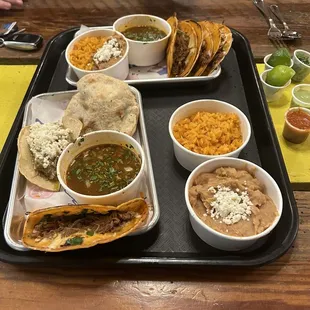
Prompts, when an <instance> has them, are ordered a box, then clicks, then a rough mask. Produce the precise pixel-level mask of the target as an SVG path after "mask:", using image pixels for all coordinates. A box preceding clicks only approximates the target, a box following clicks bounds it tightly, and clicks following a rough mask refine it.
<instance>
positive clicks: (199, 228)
mask: <svg viewBox="0 0 310 310" xmlns="http://www.w3.org/2000/svg"><path fill="white" fill-rule="evenodd" d="M222 167H231V168H236V169H239V170H246V171H248V172H250V173H251V175H252V176H253V177H254V178H255V179H257V180H258V181H259V182H260V183H261V184H262V185H263V187H264V192H263V194H265V195H266V196H268V197H269V198H270V199H271V200H272V202H273V204H274V206H275V208H276V211H275V214H276V213H277V215H276V216H275V218H274V220H273V222H271V225H270V226H269V227H268V228H266V229H265V230H264V231H262V232H260V233H258V234H255V235H251V236H246V237H237V236H231V235H228V234H224V233H222V232H220V231H218V230H215V229H213V228H211V227H210V226H209V225H207V224H206V223H205V222H204V221H203V220H202V219H201V218H200V217H199V216H198V215H197V213H196V212H195V211H194V208H193V206H192V205H191V202H190V193H189V191H190V189H191V188H192V187H194V186H195V185H196V183H195V180H197V177H198V176H201V175H202V173H206V172H207V173H212V172H214V171H215V170H216V169H218V168H222ZM209 189H210V188H209ZM209 189H208V190H209ZM237 192H238V191H237ZM214 197H215V196H213V198H212V199H211V201H212V202H214V201H215V200H216V199H215V198H214ZM204 199H209V198H206V197H204ZM185 201H186V205H187V208H188V211H189V217H190V222H191V225H192V227H193V229H194V231H195V233H196V234H197V235H198V236H199V237H200V239H202V240H203V241H204V242H206V243H207V244H209V245H211V246H212V247H214V248H217V249H220V250H225V251H239V250H243V249H245V248H248V247H250V246H251V245H253V244H254V243H255V242H256V241H258V240H260V239H262V238H265V237H266V236H267V235H268V234H270V232H271V231H272V230H273V229H274V228H275V226H276V225H277V224H278V222H279V220H280V218H281V214H282V208H283V199H282V194H281V191H280V189H279V186H278V185H277V183H276V182H275V180H274V179H273V178H272V177H271V176H270V175H269V174H268V173H267V172H266V171H265V170H264V169H262V168H261V167H259V166H257V165H256V164H254V163H252V162H249V161H246V160H243V159H239V158H231V157H222V158H216V159H211V160H209V161H207V162H204V163H202V164H201V165H199V166H198V167H197V168H196V169H195V170H193V171H192V173H191V174H190V176H189V177H188V179H187V182H186V185H185ZM208 201H209V200H208ZM242 202H243V201H242V200H241V203H242ZM225 203H226V205H227V208H228V209H229V208H230V204H229V203H228V201H227V202H225ZM250 204H251V202H250ZM254 206H255V207H256V205H254ZM232 210H233V209H232ZM232 210H227V212H228V214H229V215H230V213H229V212H231V213H233V211H232ZM213 211H215V212H216V210H213ZM207 213H208V214H207ZM212 213H213V212H206V214H204V216H206V217H207V216H209V218H210V220H211V221H212V220H213V219H212V217H213V216H214V215H213V214H212ZM252 215H253V217H254V216H255V213H254V211H252V214H251V215H249V217H246V216H245V217H244V219H241V220H240V221H243V220H244V221H246V220H248V219H249V220H251V221H253V225H254V219H253V218H252V219H251V218H250V217H251V216H252ZM220 220H221V222H220V223H223V222H224V221H223V222H222V220H223V219H222V218H220ZM225 223H226V222H225ZM221 225H222V224H221ZM228 225H234V224H228ZM245 227H247V226H245Z"/></svg>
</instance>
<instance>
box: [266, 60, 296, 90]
mask: <svg viewBox="0 0 310 310" xmlns="http://www.w3.org/2000/svg"><path fill="white" fill-rule="evenodd" d="M294 75H295V71H294V70H293V69H292V68H290V67H287V66H282V65H280V66H275V67H274V68H273V69H271V70H270V71H268V73H267V76H266V83H267V84H269V85H271V86H277V87H281V86H284V85H285V84H286V83H287V82H288V81H289V80H290V79H291V78H292V77H293V76H294Z"/></svg>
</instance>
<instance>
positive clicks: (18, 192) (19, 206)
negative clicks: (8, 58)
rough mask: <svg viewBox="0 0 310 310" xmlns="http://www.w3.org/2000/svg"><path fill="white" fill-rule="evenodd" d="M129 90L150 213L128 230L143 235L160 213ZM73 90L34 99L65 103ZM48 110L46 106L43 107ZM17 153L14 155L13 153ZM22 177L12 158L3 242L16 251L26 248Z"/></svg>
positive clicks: (142, 127) (137, 94)
mask: <svg viewBox="0 0 310 310" xmlns="http://www.w3.org/2000/svg"><path fill="white" fill-rule="evenodd" d="M130 89H131V91H132V93H133V94H134V95H135V97H136V99H137V102H138V104H139V107H140V117H139V123H138V126H137V130H136V133H135V134H134V136H133V137H134V138H135V139H136V140H137V141H138V142H139V143H140V144H141V146H142V148H143V150H144V153H145V156H146V167H145V176H144V177H145V182H143V184H144V186H145V188H143V189H142V190H141V191H142V192H143V193H144V195H145V196H146V197H147V202H148V205H149V210H150V213H149V214H150V215H149V218H148V221H147V222H146V224H145V225H144V226H143V227H141V228H140V229H139V230H138V231H136V232H134V233H132V234H131V235H139V234H143V233H145V232H147V231H149V230H150V229H152V228H153V227H154V226H155V225H156V223H157V221H158V219H159V216H160V210H159V204H158V199H157V193H156V187H155V180H154V174H153V167H152V161H151V156H150V151H149V145H148V139H147V135H146V129H145V122H144V115H143V107H142V99H141V95H140V92H139V91H138V90H137V89H135V88H133V87H130ZM76 93H77V91H65V92H57V93H45V94H40V95H37V96H35V98H39V99H42V100H48V101H49V102H63V103H64V104H68V102H69V101H70V99H71V98H72V96H73V95H74V94H76ZM46 109H48V106H47V107H46ZM30 114H31V101H29V102H28V103H27V104H26V107H25V113H24V118H23V124H22V126H23V127H24V126H27V125H30V124H31V121H30V119H31V115H30ZM17 156H18V154H17ZM26 182H27V181H26V179H25V178H24V177H23V176H22V175H21V174H20V173H19V170H18V161H17V157H16V163H15V168H14V175H13V181H12V187H11V192H10V199H9V202H8V206H7V212H6V217H5V219H4V237H5V240H6V242H7V244H8V245H9V246H10V247H11V248H13V249H15V250H18V251H27V250H28V249H27V248H25V247H24V246H23V244H22V242H21V237H22V232H23V227H24V221H25V213H26V212H28V210H27V209H26V206H25V204H23V193H24V191H25V186H26Z"/></svg>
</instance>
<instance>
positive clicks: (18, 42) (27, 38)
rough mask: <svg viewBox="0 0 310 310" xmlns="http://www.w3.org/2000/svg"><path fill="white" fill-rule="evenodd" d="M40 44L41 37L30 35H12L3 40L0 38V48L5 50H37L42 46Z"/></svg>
mask: <svg viewBox="0 0 310 310" xmlns="http://www.w3.org/2000/svg"><path fill="white" fill-rule="evenodd" d="M42 43H43V38H42V36H40V35H37V34H31V33H17V34H14V33H13V34H12V35H10V36H8V37H6V38H5V39H3V38H2V39H1V38H0V47H2V46H5V47H7V48H11V49H15V50H22V51H33V50H37V49H39V48H40V47H41V46H42Z"/></svg>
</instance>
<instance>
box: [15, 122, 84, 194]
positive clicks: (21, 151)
mask: <svg viewBox="0 0 310 310" xmlns="http://www.w3.org/2000/svg"><path fill="white" fill-rule="evenodd" d="M62 123H63V126H64V127H65V128H68V129H70V130H71V131H72V138H73V139H76V138H77V137H78V136H79V134H80V131H81V129H82V126H83V124H82V123H81V122H80V121H79V120H76V119H72V118H69V117H64V118H63V119H62ZM29 134H30V126H26V127H24V128H22V130H21V131H20V133H19V135H18V140H17V148H18V169H19V172H20V173H21V174H22V175H23V176H24V177H25V178H26V179H27V180H28V181H30V182H31V183H33V184H35V185H37V186H39V187H41V188H44V189H46V190H49V191H52V192H57V191H59V189H60V184H59V182H58V180H49V179H48V178H46V177H45V176H44V175H43V174H42V173H40V172H39V171H37V170H36V169H35V165H34V163H33V159H32V154H31V152H30V149H29V146H28V142H27V137H28V136H29Z"/></svg>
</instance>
